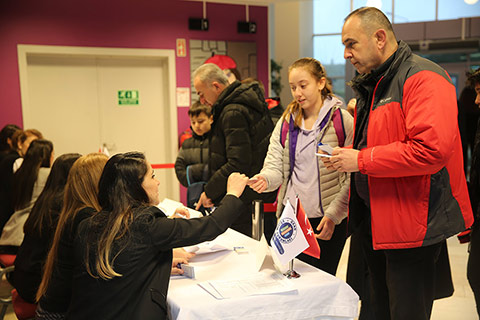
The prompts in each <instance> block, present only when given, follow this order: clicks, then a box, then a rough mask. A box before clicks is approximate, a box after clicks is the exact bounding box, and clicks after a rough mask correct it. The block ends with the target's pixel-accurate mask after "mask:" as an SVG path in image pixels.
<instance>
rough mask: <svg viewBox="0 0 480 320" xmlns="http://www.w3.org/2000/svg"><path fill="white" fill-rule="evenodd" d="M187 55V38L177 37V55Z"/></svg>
mask: <svg viewBox="0 0 480 320" xmlns="http://www.w3.org/2000/svg"><path fill="white" fill-rule="evenodd" d="M186 56H187V42H186V41H185V39H182V38H178V39H177V57H186Z"/></svg>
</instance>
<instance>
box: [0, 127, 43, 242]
mask: <svg viewBox="0 0 480 320" xmlns="http://www.w3.org/2000/svg"><path fill="white" fill-rule="evenodd" d="M5 138H6V139H7V140H6V141H3V139H5ZM35 139H43V135H42V133H41V132H40V131H38V130H35V129H29V130H25V131H23V130H22V129H20V128H18V127H17V126H15V125H9V126H7V127H6V132H3V130H2V141H1V142H0V143H1V144H2V150H4V148H5V147H6V146H9V147H10V149H7V150H4V151H2V152H1V153H0V154H1V156H0V159H1V161H0V177H1V178H0V234H1V232H2V230H3V227H4V226H5V223H7V221H8V219H10V217H11V216H12V214H13V213H14V212H15V210H14V208H13V207H12V202H11V199H12V184H13V173H14V172H15V171H17V170H18V168H20V165H21V164H22V161H23V157H24V156H25V154H26V153H27V150H28V147H29V146H30V143H31V142H32V141H33V140H35Z"/></svg>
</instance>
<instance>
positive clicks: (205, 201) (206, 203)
mask: <svg viewBox="0 0 480 320" xmlns="http://www.w3.org/2000/svg"><path fill="white" fill-rule="evenodd" d="M201 206H203V207H205V208H211V207H213V202H212V199H209V198H208V197H207V195H206V194H205V192H202V194H201V195H200V199H198V202H197V205H196V206H195V210H198V209H200V207H201Z"/></svg>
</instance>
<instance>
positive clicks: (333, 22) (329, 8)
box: [313, 0, 350, 34]
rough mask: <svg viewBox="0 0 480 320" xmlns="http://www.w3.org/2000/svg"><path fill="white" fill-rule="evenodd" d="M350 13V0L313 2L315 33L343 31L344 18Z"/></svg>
mask: <svg viewBox="0 0 480 320" xmlns="http://www.w3.org/2000/svg"><path fill="white" fill-rule="evenodd" d="M349 13H350V0H337V1H320V0H315V1H314V2H313V33H315V34H319V33H341V32H342V26H343V19H345V17H346V16H347V15H348V14H349Z"/></svg>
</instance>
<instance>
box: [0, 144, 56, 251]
mask: <svg viewBox="0 0 480 320" xmlns="http://www.w3.org/2000/svg"><path fill="white" fill-rule="evenodd" d="M52 162H53V144H52V143H51V142H50V141H48V140H44V139H37V140H34V141H32V143H31V144H30V147H29V148H28V151H27V153H26V154H25V159H24V161H23V163H22V165H21V167H20V168H19V169H18V170H17V171H16V172H15V173H14V175H13V185H12V204H13V208H14V210H15V212H14V213H13V215H12V216H11V217H10V219H9V220H8V221H7V223H6V224H5V226H4V227H3V231H2V236H1V237H0V250H1V252H2V253H9V254H16V253H17V250H18V248H19V247H20V245H21V244H22V241H23V225H24V224H25V221H26V220H27V218H28V215H29V214H30V211H31V210H32V207H33V205H34V203H35V201H36V200H37V198H38V196H39V195H40V193H41V192H42V190H43V188H44V186H45V183H46V181H47V178H48V175H49V173H50V166H51V164H52Z"/></svg>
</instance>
